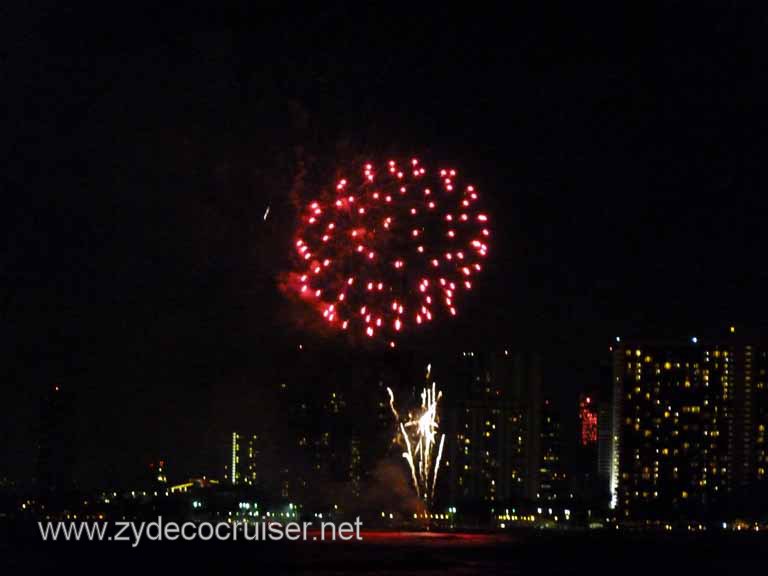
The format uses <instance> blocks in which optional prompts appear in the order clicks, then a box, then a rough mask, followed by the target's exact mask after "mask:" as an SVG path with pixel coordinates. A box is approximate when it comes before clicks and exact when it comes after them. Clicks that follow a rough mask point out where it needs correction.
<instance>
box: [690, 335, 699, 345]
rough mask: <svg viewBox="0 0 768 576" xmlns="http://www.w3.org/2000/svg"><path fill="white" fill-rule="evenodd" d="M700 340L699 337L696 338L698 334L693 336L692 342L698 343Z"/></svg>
mask: <svg viewBox="0 0 768 576" xmlns="http://www.w3.org/2000/svg"><path fill="white" fill-rule="evenodd" d="M698 341H699V339H698V338H696V336H694V337H693V338H691V342H693V343H694V344H697V343H698Z"/></svg>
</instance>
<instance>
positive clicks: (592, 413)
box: [579, 394, 598, 448]
mask: <svg viewBox="0 0 768 576" xmlns="http://www.w3.org/2000/svg"><path fill="white" fill-rule="evenodd" d="M597 422H598V412H597V406H596V402H593V400H592V397H591V396H589V395H585V394H582V395H581V398H580V399H579V442H580V444H581V445H582V446H583V447H585V448H586V447H590V446H595V445H596V444H597V429H598V424H597Z"/></svg>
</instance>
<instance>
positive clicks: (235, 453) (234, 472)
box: [224, 432, 260, 486]
mask: <svg viewBox="0 0 768 576" xmlns="http://www.w3.org/2000/svg"><path fill="white" fill-rule="evenodd" d="M259 446H260V445H259V435H258V434H250V435H245V434H241V433H240V432H232V434H231V436H230V442H229V450H228V461H227V464H226V465H225V469H224V480H225V481H226V482H228V483H229V484H232V485H235V486H236V485H246V486H255V485H257V484H258V482H259V468H258V461H259V455H260V448H259Z"/></svg>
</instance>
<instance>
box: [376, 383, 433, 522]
mask: <svg viewBox="0 0 768 576" xmlns="http://www.w3.org/2000/svg"><path fill="white" fill-rule="evenodd" d="M428 374H429V372H428ZM387 392H388V393H389V407H390V409H391V410H392V414H393V415H394V417H395V420H396V421H397V423H398V433H397V436H396V439H395V440H396V442H397V443H398V444H399V445H400V446H404V448H405V451H404V452H403V458H404V459H405V461H406V462H408V466H409V468H410V471H411V481H412V482H413V488H414V489H415V490H416V495H417V496H418V497H419V498H420V499H422V500H423V501H424V502H425V504H426V505H427V507H429V505H430V504H431V502H432V501H433V500H434V497H435V485H436V484H437V473H438V471H439V470H440V460H441V459H442V456H443V445H444V443H445V434H440V435H439V436H440V438H439V440H438V438H437V436H438V427H439V421H440V419H439V417H438V414H437V404H438V402H440V399H441V398H442V397H443V393H442V392H440V391H439V390H437V387H436V385H435V383H434V382H433V383H432V386H431V387H429V386H427V387H425V388H424V389H423V390H422V392H421V408H420V410H419V412H418V413H417V414H416V415H413V414H412V413H410V412H409V413H408V418H407V419H406V420H401V418H400V414H399V413H398V411H397V409H396V408H395V395H394V393H393V392H392V389H391V388H387Z"/></svg>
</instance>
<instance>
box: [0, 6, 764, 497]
mask: <svg viewBox="0 0 768 576" xmlns="http://www.w3.org/2000/svg"><path fill="white" fill-rule="evenodd" d="M131 6H132V7H131V8H115V7H114V6H109V7H107V8H102V9H100V10H99V11H97V12H93V11H91V10H76V9H70V8H50V9H41V8H37V9H27V8H3V9H2V11H3V12H4V14H3V15H2V18H1V20H2V21H3V22H4V28H6V30H3V34H2V37H3V38H4V41H3V43H2V44H3V45H4V46H3V50H2V52H0V54H3V58H2V61H3V62H4V63H3V66H2V86H3V89H2V99H3V101H4V106H3V108H4V110H5V114H4V116H5V121H6V122H7V124H6V126H7V127H6V128H5V129H3V133H4V134H5V136H6V138H4V139H3V140H4V141H5V142H6V146H7V153H6V155H5V158H6V160H5V162H4V170H3V172H4V174H3V176H4V177H3V179H2V181H3V182H4V186H3V188H4V191H5V193H4V194H3V204H4V208H3V210H1V211H0V213H2V215H3V221H4V225H3V227H2V229H3V235H2V238H4V242H3V244H2V245H0V336H1V337H2V340H0V343H1V344H2V360H1V361H0V369H1V370H2V381H3V400H2V401H0V410H2V412H0V450H1V451H2V453H3V454H7V455H8V457H7V458H6V457H4V458H0V475H5V476H8V477H10V478H12V479H16V480H18V481H22V482H23V480H24V478H25V477H26V476H28V474H29V471H30V470H31V466H32V459H33V456H34V441H35V427H36V426H37V424H38V411H39V406H40V402H41V398H42V396H43V394H44V393H45V391H46V390H47V389H48V388H49V387H50V386H51V385H52V383H54V382H60V383H61V384H62V386H65V387H67V389H68V390H70V389H71V390H74V391H75V394H76V398H77V403H76V406H77V416H78V424H77V427H78V437H79V438H80V442H79V447H78V452H79V455H80V460H81V461H82V464H81V465H82V470H81V473H82V478H83V482H84V483H86V484H88V483H91V484H95V485H99V484H100V483H101V482H104V481H105V479H108V478H115V477H117V478H128V479H130V478H132V477H134V476H135V475H137V474H139V473H140V472H139V471H140V469H141V468H142V467H143V466H144V463H146V462H148V461H149V459H150V458H153V457H157V456H165V457H167V458H168V459H169V460H171V461H172V462H173V465H174V469H172V470H171V475H172V476H174V475H175V476H176V477H177V478H178V477H181V476H184V475H187V474H193V473H195V472H196V470H198V468H199V466H200V460H199V457H198V454H199V452H200V447H201V446H204V445H206V443H210V442H211V438H214V437H215V436H216V434H217V433H219V432H221V431H225V430H229V429H230V428H231V425H232V424H233V422H234V421H235V420H236V419H237V417H236V416H233V415H234V414H241V413H242V406H256V405H258V398H259V395H260V394H261V391H262V390H263V389H265V388H267V387H269V386H271V385H273V384H274V381H273V377H272V376H271V375H272V374H273V373H274V371H275V368H274V365H275V364H279V363H280V362H281V361H284V358H285V350H287V349H291V350H293V349H294V348H295V347H296V346H297V343H303V344H304V345H306V346H307V347H308V348H309V349H310V350H325V349H329V348H331V349H335V348H337V347H338V349H341V350H343V347H344V344H343V343H342V342H341V341H338V342H334V341H328V340H327V339H326V338H322V337H318V336H313V335H310V334H306V333H304V332H302V330H301V329H300V327H298V326H297V324H296V322H295V321H294V320H295V319H294V318H293V315H294V314H295V311H294V310H292V309H291V304H290V302H288V301H287V300H285V298H284V297H283V296H282V295H281V294H280V292H279V290H278V288H277V277H278V274H279V273H280V272H281V271H284V270H285V269H286V267H287V266H288V264H289V261H288V254H289V251H290V241H291V233H292V231H293V227H294V224H293V221H294V218H295V212H294V208H293V205H292V202H291V190H292V188H293V185H294V180H295V177H296V174H297V170H298V165H299V162H300V161H302V162H305V163H306V164H307V165H309V166H311V167H315V168H317V172H318V173H322V172H323V170H327V171H332V170H333V167H334V166H335V165H336V164H337V163H338V162H342V161H343V160H344V159H345V158H348V157H349V155H350V154H361V155H366V154H368V155H375V156H379V157H381V156H384V155H389V154H398V155H410V154H417V155H419V157H422V158H424V159H425V160H432V161H434V162H450V163H454V164H455V165H456V166H458V167H459V168H460V169H461V170H462V172H463V173H464V174H467V175H470V176H471V177H472V178H473V180H474V181H475V182H476V183H477V185H478V187H479V188H480V190H482V191H483V192H484V193H485V198H486V200H487V201H488V202H489V203H490V205H491V213H492V214H493V217H494V230H495V231H496V236H495V240H494V247H493V252H492V259H491V261H490V262H489V269H488V271H487V273H486V274H484V275H483V277H482V279H481V282H479V283H478V290H477V291H476V293H475V295H474V296H475V297H474V298H472V299H471V302H470V303H469V305H468V306H467V307H466V309H465V310H464V313H463V315H462V317H461V318H460V319H458V320H457V321H456V322H453V323H451V324H450V325H448V324H442V325H439V326H437V327H435V328H433V329H432V330H431V332H429V333H428V334H427V335H425V337H424V338H423V339H419V338H412V339H411V340H409V341H408V342H407V343H406V344H407V346H409V347H412V348H415V349H421V348H426V349H429V348H430V347H439V346H452V347H463V346H467V347H469V346H472V347H481V348H482V347H485V348H491V347H495V348H499V347H509V348H511V349H526V350H537V351H540V352H542V353H543V354H544V357H545V360H546V362H547V365H548V367H549V369H548V370H549V371H548V379H547V382H546V383H545V385H546V388H547V392H548V393H549V394H550V395H552V396H553V397H554V399H555V402H556V403H557V404H559V405H560V408H561V410H562V411H563V413H564V417H566V418H570V419H571V420H572V421H573V422H575V415H576V404H575V398H576V395H577V394H578V393H579V391H581V390H582V389H584V388H585V387H590V386H594V385H595V379H596V378H597V365H598V363H599V362H600V360H603V359H605V357H606V353H607V346H608V342H609V339H611V338H613V337H614V336H615V335H617V334H621V335H632V334H643V335H650V336H662V337H667V336H681V337H688V336H689V335H691V334H694V333H702V332H706V331H708V330H716V329H718V328H720V327H721V326H723V325H726V324H731V323H735V324H737V325H744V326H752V327H756V328H762V329H764V328H765V327H766V325H767V324H768V315H766V307H765V295H766V294H767V293H768V271H767V269H766V259H765V254H764V252H765V248H766V246H768V232H766V224H767V222H768V220H767V213H766V207H767V206H768V202H766V198H765V193H764V188H765V184H766V168H765V167H766V166H767V165H768V164H767V163H766V160H768V158H767V157H766V156H767V153H766V146H765V141H766V138H765V133H766V114H765V111H764V102H766V101H768V100H767V98H766V97H767V96H768V94H766V90H765V81H764V78H763V75H764V72H763V70H764V68H765V66H764V64H765V54H766V52H765V42H764V29H765V25H766V17H765V15H764V14H757V13H747V12H746V11H739V10H736V9H734V8H731V7H726V6H722V7H720V8H719V9H717V10H714V9H711V8H709V7H707V6H704V5H702V4H695V5H688V6H686V5H683V4H678V3H669V4H668V5H667V6H666V7H664V8H659V9H654V8H650V7H646V6H643V7H642V8H637V9H636V10H629V9H626V11H624V10H625V9H624V8H614V9H612V10H611V11H605V10H603V9H600V10H595V11H589V10H587V9H585V8H584V6H582V5H578V6H575V5H574V6H571V7H568V8H563V9H550V8H547V9H544V8H535V9H528V8H524V7H519V8H514V9H511V10H510V11H508V12H491V11H485V10H483V9H482V8H479V9H478V10H477V11H473V8H472V7H465V8H463V9H462V10H461V11H459V10H458V9H457V10H456V11H455V12H452V11H451V10H449V9H448V8H446V5H443V6H442V7H441V8H440V9H423V10H419V9H414V7H413V6H409V7H407V8H405V7H400V8H398V7H396V6H395V5H394V4H389V3H388V4H386V5H384V6H382V7H381V8H380V9H367V10H366V11H362V12H361V11H359V10H358V9H355V10H353V9H351V8H349V7H347V6H343V5H341V4H339V5H333V4H324V6H325V7H324V8H322V9H318V10H316V11H311V12H306V11H302V10H298V9H297V10H295V11H292V12H290V13H283V14H271V13H267V12H265V11H263V9H262V8H260V7H256V5H254V6H253V7H251V8H246V7H243V8H241V9H239V10H237V11H234V12H228V13H225V14H208V13H205V12H176V11H174V12H171V11H168V12H158V11H157V9H156V8H155V9H154V10H153V11H144V10H141V9H139V8H135V7H133V4H132V5H131ZM350 6H351V5H350ZM8 126H9V128H8ZM313 174H314V173H313ZM325 184H326V182H325V181H322V180H321V179H320V178H319V177H317V178H315V177H312V178H309V180H308V181H307V182H306V183H305V187H307V188H311V187H312V186H317V187H320V186H323V185H325ZM267 206H270V216H269V218H268V219H267V221H266V222H265V221H263V220H262V215H263V213H264V210H265V209H266V207H267ZM354 352H355V353H359V354H361V355H362V354H364V351H354ZM307 385H308V386H321V385H322V382H321V381H313V378H312V375H311V374H308V378H307ZM238 410H239V412H238ZM573 422H572V423H571V424H567V426H569V427H570V428H571V429H572V428H573Z"/></svg>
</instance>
